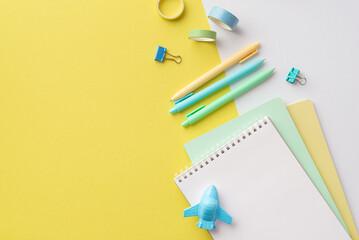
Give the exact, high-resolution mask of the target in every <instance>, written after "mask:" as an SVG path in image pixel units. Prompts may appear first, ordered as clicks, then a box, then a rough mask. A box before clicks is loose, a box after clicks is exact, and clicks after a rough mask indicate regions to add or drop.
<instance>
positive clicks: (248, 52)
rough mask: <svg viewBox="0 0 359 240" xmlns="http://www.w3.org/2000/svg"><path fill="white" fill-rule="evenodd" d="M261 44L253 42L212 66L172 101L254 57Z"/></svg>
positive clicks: (179, 92)
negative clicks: (231, 67) (237, 63)
mask: <svg viewBox="0 0 359 240" xmlns="http://www.w3.org/2000/svg"><path fill="white" fill-rule="evenodd" d="M259 45H260V43H259V42H256V43H252V44H250V45H248V46H247V47H245V48H244V49H242V50H240V51H239V52H237V53H236V54H234V55H233V56H232V57H230V58H228V59H227V60H225V61H224V62H222V63H220V64H218V65H217V66H216V67H214V68H212V69H211V70H209V71H208V72H207V73H205V74H203V75H202V76H201V77H199V78H197V79H196V80H194V81H193V82H191V83H190V84H188V85H187V86H185V87H184V88H182V89H181V90H179V91H178V92H177V93H176V94H175V95H174V96H173V97H172V98H171V101H176V100H178V99H180V98H182V97H184V96H186V95H187V94H189V93H191V92H192V91H194V90H195V89H197V88H198V87H200V86H201V85H203V84H204V83H206V82H208V81H209V80H210V79H212V78H214V77H215V76H217V75H218V74H220V73H221V72H223V71H224V70H226V69H227V68H229V67H230V66H232V65H233V64H235V63H236V62H243V61H244V60H246V59H248V58H250V57H252V56H253V55H254V54H256V53H257V52H258V47H259Z"/></svg>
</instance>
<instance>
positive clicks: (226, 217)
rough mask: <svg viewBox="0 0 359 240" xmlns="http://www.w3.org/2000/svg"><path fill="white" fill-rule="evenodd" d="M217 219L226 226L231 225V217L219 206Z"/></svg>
mask: <svg viewBox="0 0 359 240" xmlns="http://www.w3.org/2000/svg"><path fill="white" fill-rule="evenodd" d="M218 219H219V220H221V221H223V222H225V223H228V224H231V223H232V217H231V216H229V214H228V213H227V212H226V211H224V210H223V208H222V207H221V206H219V213H218Z"/></svg>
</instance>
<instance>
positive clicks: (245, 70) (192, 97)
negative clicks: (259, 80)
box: [170, 59, 264, 113]
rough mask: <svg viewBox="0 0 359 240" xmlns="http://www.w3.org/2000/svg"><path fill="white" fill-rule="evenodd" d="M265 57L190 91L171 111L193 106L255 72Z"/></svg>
mask: <svg viewBox="0 0 359 240" xmlns="http://www.w3.org/2000/svg"><path fill="white" fill-rule="evenodd" d="M263 62H264V59H260V60H255V61H252V62H249V63H247V64H246V65H244V66H243V67H241V68H240V69H238V70H237V71H235V72H234V73H232V74H230V75H228V76H227V77H224V78H222V79H221V80H219V81H218V82H215V83H213V84H212V85H211V86H209V87H207V88H205V89H203V90H202V91H199V92H198V93H196V94H193V93H190V94H188V95H187V96H185V97H183V98H181V99H179V100H177V101H176V102H175V103H174V104H175V106H174V108H172V109H171V110H170V113H175V112H179V111H182V110H183V109H186V108H187V107H189V106H191V105H192V104H194V103H196V102H198V101H200V100H201V99H203V98H205V97H207V96H208V95H211V94H212V93H214V92H216V91H217V90H219V89H221V88H223V87H225V86H227V85H228V84H231V83H233V82H234V81H236V80H238V79H239V78H241V77H244V76H245V75H247V74H249V73H251V72H253V71H254V70H256V69H257V68H258V67H259V66H260V65H262V63H263Z"/></svg>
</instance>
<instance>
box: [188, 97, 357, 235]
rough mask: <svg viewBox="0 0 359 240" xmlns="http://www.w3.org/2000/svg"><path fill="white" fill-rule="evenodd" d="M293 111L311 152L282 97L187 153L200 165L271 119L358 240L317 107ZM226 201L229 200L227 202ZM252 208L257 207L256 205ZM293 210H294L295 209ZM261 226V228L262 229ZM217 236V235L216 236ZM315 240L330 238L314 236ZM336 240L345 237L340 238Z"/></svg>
mask: <svg viewBox="0 0 359 240" xmlns="http://www.w3.org/2000/svg"><path fill="white" fill-rule="evenodd" d="M289 110H290V111H291V114H292V117H293V119H294V120H295V121H294V122H296V124H297V125H298V126H299V127H300V128H299V127H298V128H299V131H300V132H301V134H302V135H303V136H302V137H303V138H304V140H307V142H306V144H307V145H312V147H308V149H309V150H310V153H309V152H308V150H307V147H306V145H305V143H304V142H303V140H302V138H301V135H300V134H299V132H298V130H297V128H296V125H295V124H294V122H293V120H292V118H291V115H290V114H289V112H288V110H287V108H286V106H285V104H284V103H283V101H282V100H281V99H279V98H277V99H273V100H271V101H269V102H267V103H265V104H263V105H261V106H259V107H257V108H255V109H253V110H251V111H249V112H247V113H245V114H243V115H241V116H240V117H238V118H235V119H233V120H232V121H230V122H227V123H226V124H223V125H222V126H220V127H218V128H216V129H214V130H212V131H210V132H208V133H206V134H204V135H202V136H200V137H198V138H196V139H194V140H192V141H190V142H188V143H186V144H185V148H186V151H187V153H188V155H189V157H190V158H191V161H192V163H197V162H198V161H200V160H201V159H203V158H205V157H206V156H208V155H209V154H210V153H213V152H214V151H215V150H217V149H218V148H219V147H220V146H223V145H224V144H226V143H227V142H228V141H229V140H230V139H232V138H233V137H234V136H236V135H238V133H240V132H241V131H243V130H244V129H246V128H248V127H249V126H250V125H252V124H253V123H255V122H256V121H258V120H259V119H261V118H263V117H264V116H268V117H269V118H270V119H271V121H272V122H273V124H274V126H275V127H276V128H277V130H278V132H279V133H280V135H281V137H282V138H283V140H284V141H285V142H286V144H287V145H288V147H289V149H290V150H291V151H292V152H293V155H294V156H295V158H296V159H297V160H298V162H299V163H300V165H301V166H302V167H303V169H304V170H305V172H306V174H307V175H308V176H309V178H310V179H311V181H312V182H313V183H314V185H315V187H316V188H317V189H318V191H319V192H320V194H321V195H322V197H323V199H322V201H323V202H324V199H325V202H326V204H327V206H329V207H330V209H331V212H332V213H333V214H334V215H335V216H336V224H337V225H338V224H339V225H341V227H342V228H343V229H345V230H346V231H347V232H348V233H350V235H351V237H352V239H358V238H357V237H358V235H357V231H356V228H355V225H354V222H353V219H352V217H351V214H350V211H349V208H348V205H347V203H346V200H345V196H344V193H343V191H342V189H341V186H340V182H339V179H338V177H337V175H336V171H335V168H334V165H333V163H332V160H331V158H330V154H329V152H328V149H327V147H326V144H325V139H324V137H323V134H322V133H321V129H320V125H319V122H318V120H317V118H316V114H315V111H314V108H313V105H312V104H311V102H310V101H303V102H300V103H297V104H294V105H292V106H290V107H289ZM258 141H259V140H258ZM308 141H309V142H308ZM313 142H314V143H315V146H314V145H313ZM311 155H312V156H313V158H312V157H311ZM314 157H315V159H317V161H316V160H315V159H314ZM313 159H314V161H313ZM319 159H320V160H319ZM316 164H317V166H316ZM300 165H299V166H300ZM259 167H260V166H258V168H259ZM318 168H319V171H318ZM320 172H321V173H322V176H325V177H326V178H325V179H323V178H322V176H321V174H320ZM323 172H325V173H326V174H324V173H323ZM309 178H308V179H309ZM326 184H327V185H326ZM196 185H198V184H196ZM196 190H199V188H196ZM201 191H203V190H201ZM219 191H221V190H219ZM185 195H186V194H185ZM192 195H193V194H189V195H188V193H187V195H186V198H187V199H189V198H191V196H192ZM333 196H334V197H333ZM197 197H198V196H197ZM227 198H228V197H227ZM334 200H335V201H334ZM222 201H227V200H225V199H224V200H222ZM273 204H274V203H273ZM252 207H253V208H255V207H256V206H252ZM257 207H258V206H257ZM227 209H228V208H227ZM338 209H339V210H340V211H339V210H338ZM291 210H292V211H294V210H295V209H291ZM228 211H229V212H230V209H228ZM264 215H265V214H264ZM264 215H263V216H264ZM327 219H328V218H327V217H326V216H325V215H322V218H321V220H317V222H316V224H314V225H317V227H319V226H320V224H321V223H323V222H327ZM231 227H232V228H234V229H237V228H238V226H231ZM258 227H259V228H261V226H258ZM333 227H334V226H331V228H333ZM241 230H242V231H239V232H240V233H244V232H245V231H244V230H243V229H241ZM303 231H304V230H303ZM307 231H309V232H310V230H309V229H307ZM304 232H305V231H304ZM212 235H213V233H212ZM214 235H215V236H216V234H215V233H214ZM219 236H223V233H222V234H221V235H218V236H216V237H215V238H216V239H217V238H218V237H219ZM297 236H298V235H297ZM322 237H323V236H322ZM253 239H256V238H253ZM278 239H280V238H278ZM284 239H285V238H284ZM291 239H294V238H293V236H291ZM311 239H326V238H325V237H324V238H321V237H320V236H312V237H311ZM336 239H343V238H338V237H337V238H336Z"/></svg>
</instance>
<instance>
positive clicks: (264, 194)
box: [175, 117, 350, 240]
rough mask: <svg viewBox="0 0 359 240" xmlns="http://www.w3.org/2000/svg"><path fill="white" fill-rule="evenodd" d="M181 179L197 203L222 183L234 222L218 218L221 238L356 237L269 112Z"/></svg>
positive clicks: (191, 200) (333, 239)
mask: <svg viewBox="0 0 359 240" xmlns="http://www.w3.org/2000/svg"><path fill="white" fill-rule="evenodd" d="M175 183H176V184H177V186H178V187H179V188H180V190H181V191H182V193H183V194H184V196H185V197H186V199H187V200H188V202H189V203H190V204H191V205H192V206H193V205H195V204H197V203H198V202H199V201H200V198H201V195H202V193H203V191H204V190H205V189H206V187H207V186H209V185H211V184H213V185H215V186H216V187H217V189H218V192H219V198H220V204H221V206H222V207H223V208H224V209H226V210H227V212H228V213H229V214H230V215H231V216H232V217H233V222H232V225H227V224H225V223H223V222H220V221H217V222H216V227H217V228H216V229H215V230H211V231H210V234H211V235H212V237H213V238H214V239H216V240H223V239H246V240H259V239H261V240H262V239H276V240H288V239H291V240H299V239H300V240H302V239H306V240H311V239H313V240H314V239H315V240H337V239H341V240H346V239H350V237H349V235H348V234H347V232H346V231H345V229H344V227H343V226H342V225H341V224H340V222H339V221H338V219H337V218H336V216H335V215H334V214H333V212H332V211H331V209H330V208H329V206H328V205H327V203H326V202H325V200H324V199H323V198H322V196H321V195H320V193H319V192H318V190H317V189H316V187H315V186H314V184H313V183H312V182H311V180H310V178H309V177H308V176H307V175H306V173H305V171H304V170H303V168H302V167H301V165H300V164H299V163H298V161H297V159H296V158H295V156H294V155H293V153H292V152H291V151H290V149H289V148H288V146H287V145H286V143H285V142H284V140H283V139H282V137H281V136H280V134H279V133H278V131H277V129H276V128H275V126H274V125H273V123H272V122H271V121H270V119H269V118H268V117H264V118H263V119H262V120H260V121H258V122H257V123H255V124H254V125H253V126H252V127H250V128H248V129H247V130H245V131H244V132H242V133H241V134H239V135H237V137H235V138H234V139H232V140H231V141H229V142H228V143H227V144H225V145H224V146H222V147H221V148H219V149H218V150H217V151H215V152H214V153H212V154H210V155H209V156H207V157H205V158H204V159H203V160H201V161H200V162H198V163H197V164H195V165H193V166H192V167H191V168H189V169H187V170H186V171H184V172H183V173H181V174H180V175H178V176H177V177H176V178H175ZM193 227H196V226H193Z"/></svg>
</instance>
